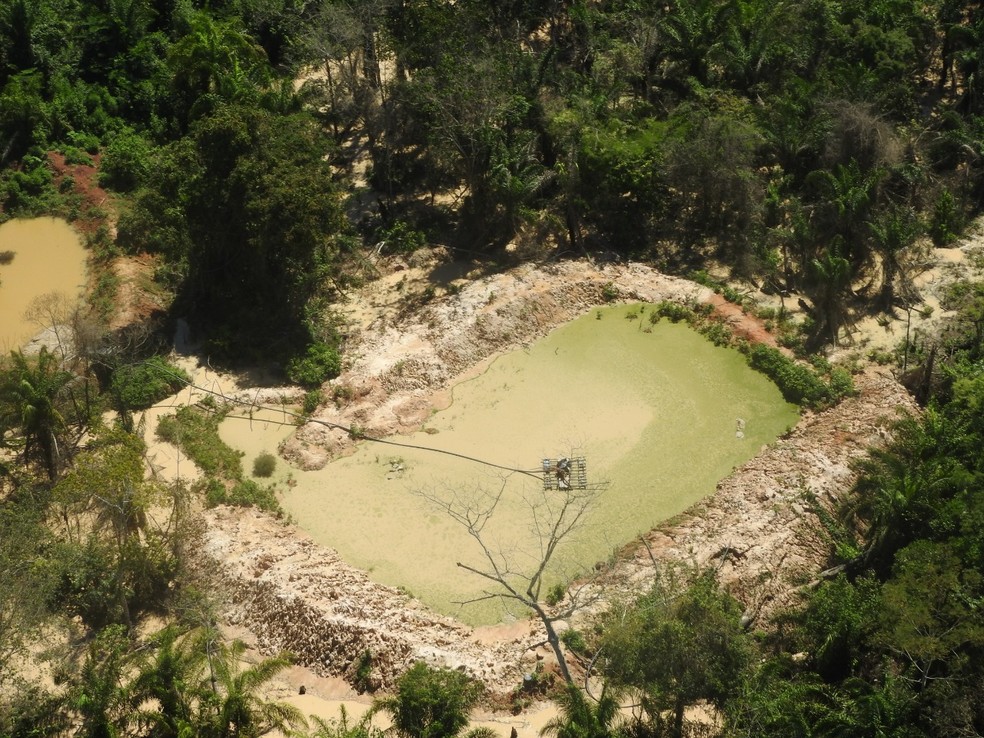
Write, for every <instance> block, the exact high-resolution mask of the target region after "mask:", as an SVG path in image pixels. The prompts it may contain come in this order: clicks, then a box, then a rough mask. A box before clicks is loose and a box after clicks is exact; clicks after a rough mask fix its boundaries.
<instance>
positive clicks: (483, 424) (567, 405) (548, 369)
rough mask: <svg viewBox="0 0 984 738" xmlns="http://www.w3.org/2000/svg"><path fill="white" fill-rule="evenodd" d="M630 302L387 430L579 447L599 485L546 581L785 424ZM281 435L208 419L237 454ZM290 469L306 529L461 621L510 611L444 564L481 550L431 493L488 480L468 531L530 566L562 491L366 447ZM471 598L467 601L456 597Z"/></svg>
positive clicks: (724, 367) (441, 497)
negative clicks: (420, 417)
mask: <svg viewBox="0 0 984 738" xmlns="http://www.w3.org/2000/svg"><path fill="white" fill-rule="evenodd" d="M641 309H642V311H643V312H642V314H641V316H638V317H637V318H636V319H633V320H629V319H626V315H628V314H632V313H637V314H638V311H639V310H640V307H639V306H616V307H610V308H603V309H600V310H592V311H591V312H590V313H589V314H588V315H586V316H584V317H582V318H580V319H578V320H575V321H573V322H571V323H569V324H567V325H564V326H562V327H560V328H558V329H557V330H555V331H554V332H553V333H551V334H550V335H549V336H547V337H546V338H544V339H543V340H541V341H540V342H539V343H537V344H536V345H534V346H533V347H532V348H531V349H529V350H520V351H515V352H513V353H511V354H508V355H506V356H503V357H500V358H499V359H497V360H496V361H494V362H493V363H492V364H491V366H490V367H489V368H488V370H487V371H486V372H485V373H484V374H482V375H481V376H479V377H477V378H475V379H473V380H470V381H467V382H464V383H462V384H460V385H458V386H457V387H455V389H454V394H453V397H454V399H453V402H452V404H451V406H450V407H449V408H447V409H446V410H443V411H440V412H438V413H436V414H434V415H433V416H432V418H431V419H430V421H429V422H428V423H427V426H426V430H425V431H421V432H418V433H415V434H413V435H410V436H406V437H396V438H394V439H392V440H396V441H400V442H404V443H409V444H415V445H422V446H428V447H434V448H439V449H444V450H447V451H452V452H455V453H458V454H463V455H467V456H472V457H476V458H479V459H482V460H487V461H491V462H494V463H496V464H500V465H503V466H507V467H512V468H515V469H521V470H536V469H537V468H538V467H539V466H540V462H541V459H543V458H554V459H556V458H558V457H563V456H572V455H583V456H584V457H585V458H586V460H587V470H588V481H589V484H591V485H599V486H601V487H603V489H601V491H599V493H598V497H597V501H596V504H595V506H594V507H593V509H592V510H591V511H590V513H589V514H588V515H587V516H586V517H585V519H584V524H583V525H582V526H580V527H579V529H578V530H577V531H576V533H575V535H572V536H570V537H569V539H567V540H566V541H565V542H564V545H562V546H561V547H560V548H559V550H558V552H557V557H556V564H555V566H554V567H553V568H552V575H551V577H552V580H553V581H557V580H558V579H562V578H564V577H568V576H573V575H575V574H576V573H578V572H580V571H584V570H586V569H589V568H591V567H592V566H593V565H594V564H595V562H597V561H600V560H605V559H607V558H608V557H609V556H610V555H611V554H612V552H613V551H614V549H616V548H618V547H619V546H621V545H623V544H625V543H626V542H628V541H630V540H631V539H632V538H634V537H635V536H637V535H638V534H640V533H642V532H644V531H646V530H649V529H650V528H652V527H653V526H654V525H655V524H656V523H658V522H659V521H661V520H665V519H666V518H669V517H672V516H673V515H676V514H677V513H680V512H682V511H683V510H685V509H686V508H687V507H689V506H690V505H692V504H693V503H694V502H696V501H698V500H699V499H700V498H702V497H704V496H705V495H707V494H709V493H710V492H712V491H713V490H714V487H715V484H716V483H717V481H718V480H720V479H721V478H723V477H725V476H726V475H727V474H728V473H729V472H730V471H731V470H732V469H733V468H734V467H735V466H737V465H740V464H741V463H743V462H744V461H746V460H748V459H749V458H751V457H752V456H754V455H755V454H756V453H757V452H758V451H759V450H760V449H761V447H762V446H763V445H764V444H767V443H769V442H771V441H772V440H774V439H775V438H776V437H777V436H778V435H779V434H781V433H782V432H784V431H785V430H786V429H787V428H789V427H791V426H792V425H794V424H795V423H796V420H797V411H796V408H795V407H794V406H792V405H789V404H787V403H786V402H784V401H783V399H782V397H781V395H780V393H779V391H778V389H776V387H775V386H774V385H773V384H772V383H770V382H769V381H768V380H767V379H766V378H765V377H763V376H762V375H761V374H758V373H757V372H754V371H752V370H751V369H749V368H748V367H747V365H746V364H745V361H744V359H743V358H742V357H741V355H739V354H738V352H737V351H734V350H731V349H722V348H719V347H716V346H714V345H712V344H711V343H710V342H708V341H707V340H706V339H704V338H703V337H702V336H700V335H699V334H697V333H696V332H694V331H693V330H691V329H690V328H688V327H686V326H685V325H674V324H671V323H669V322H668V321H666V320H664V321H662V322H660V323H658V324H657V325H655V326H651V325H650V323H649V320H648V312H647V311H648V310H649V309H650V308H647V307H646V306H643V307H642V308H641ZM739 418H741V419H742V420H743V421H744V424H743V425H744V431H743V434H738V433H737V432H736V431H737V430H738V423H737V420H738V419H739ZM284 433H285V431H284V430H283V429H281V428H279V427H278V426H276V425H268V426H263V424H262V423H257V422H253V423H252V424H248V423H246V422H244V421H242V420H229V421H226V422H225V423H224V425H223V427H222V434H223V437H224V438H225V439H226V441H227V442H229V443H231V444H232V445H234V446H236V447H238V448H240V449H242V450H244V451H245V452H246V459H245V462H246V464H247V466H249V465H250V464H251V460H252V458H254V457H255V455H256V454H258V453H260V452H261V451H263V450H270V449H273V448H275V447H276V444H277V442H278V440H279V439H280V438H282V437H283V435H284ZM284 466H285V465H284V464H283V462H281V464H280V469H279V471H278V474H279V475H281V477H282V476H283V475H285V474H286V473H287V472H288V471H289V470H288V469H286V468H284ZM292 474H293V476H294V478H295V479H296V481H297V484H296V486H295V487H293V488H292V489H290V490H288V491H287V493H286V495H285V498H284V506H285V507H286V509H287V510H288V511H289V512H290V514H291V515H292V516H293V518H294V519H295V520H296V522H297V523H299V524H300V526H301V527H302V528H304V529H305V530H307V531H308V532H309V533H310V534H311V535H312V536H313V537H314V538H315V539H317V540H318V541H319V542H321V543H323V544H325V545H328V546H332V547H334V548H336V549H337V550H339V551H340V552H341V554H342V555H343V556H344V557H345V559H346V560H347V561H349V562H350V563H352V564H354V565H356V566H359V567H361V568H363V569H366V570H367V571H369V572H370V573H371V575H372V576H373V578H375V579H376V580H377V581H380V582H383V583H386V584H390V585H393V586H400V587H405V588H406V589H408V590H409V591H410V592H412V593H413V594H414V595H416V596H417V597H419V598H421V599H422V600H424V601H425V602H427V603H428V604H429V605H431V606H432V607H434V608H436V609H438V610H440V611H442V612H446V613H449V614H453V615H456V616H457V617H460V618H462V619H463V620H465V621H468V622H471V623H475V624H479V623H488V622H496V621H498V620H500V619H502V618H503V617H506V618H508V617H509V616H510V615H509V613H508V608H505V609H504V607H503V604H502V603H501V602H500V601H499V600H497V599H496V600H483V599H482V597H483V593H484V591H485V590H486V589H490V590H492V591H494V590H495V587H494V586H492V587H489V586H488V582H485V581H483V580H482V578H481V577H480V576H477V575H476V574H474V573H471V572H469V571H467V570H465V569H462V568H460V567H458V566H457V563H458V562H462V563H464V564H467V565H469V566H472V567H475V568H478V569H482V570H487V569H488V562H487V560H486V558H485V555H484V554H483V551H482V548H481V546H480V545H479V544H478V542H477V541H476V540H474V539H473V538H472V537H470V536H469V535H468V533H467V531H466V530H465V528H464V527H463V526H462V525H460V524H459V523H458V522H456V521H454V520H453V519H451V517H450V516H449V515H448V514H447V512H446V511H444V510H442V509H441V507H440V503H441V502H442V501H443V502H445V503H449V502H450V503H453V504H454V505H457V506H464V508H468V509H471V510H472V512H474V511H476V510H477V509H478V508H479V507H481V506H482V505H484V504H486V503H487V502H488V500H489V496H490V495H499V493H500V492H501V496H500V497H499V503H498V506H497V508H496V510H495V513H494V515H492V517H491V518H490V519H489V521H488V522H487V523H485V527H484V528H483V530H482V534H481V537H482V540H483V541H484V543H485V545H486V547H487V548H488V550H489V552H490V553H491V554H492V555H494V556H496V557H497V560H498V561H499V563H500V565H504V566H508V567H510V568H512V569H514V570H516V571H521V572H530V571H532V570H533V569H532V567H535V565H536V563H537V562H538V561H539V558H540V550H541V542H542V538H543V535H542V533H543V530H544V527H543V526H544V522H545V520H546V519H547V518H548V517H549V513H547V511H546V510H545V509H543V508H541V507H538V505H540V504H541V503H545V504H547V505H556V503H557V502H558V501H559V500H560V499H561V498H560V493H558V492H552V493H549V494H547V495H546V499H545V500H544V499H543V493H542V483H541V482H540V481H539V479H537V478H535V477H530V476H528V475H525V474H522V473H517V472H513V473H509V472H506V471H503V470H501V469H496V468H493V467H489V466H484V465H482V464H478V463H475V462H470V461H467V460H463V459H460V458H456V457H451V456H447V455H444V454H438V453H433V452H426V451H420V450H415V449H406V448H398V447H393V446H386V445H382V444H375V443H363V444H360V447H359V449H358V450H357V452H356V453H355V454H354V455H352V456H349V457H346V458H343V459H339V460H337V461H334V462H332V463H331V464H328V465H327V466H326V467H325V468H324V469H322V470H320V471H317V472H300V471H296V470H295V471H292ZM435 500H437V502H436V503H435ZM457 509H462V508H461V507H459V508H457ZM534 510H536V512H535V513H534ZM537 515H539V516H540V517H539V518H538V517H537ZM537 526H539V528H538V527H537ZM469 600H479V601H478V602H475V603H472V604H468V605H458V604H456V603H459V602H462V601H469Z"/></svg>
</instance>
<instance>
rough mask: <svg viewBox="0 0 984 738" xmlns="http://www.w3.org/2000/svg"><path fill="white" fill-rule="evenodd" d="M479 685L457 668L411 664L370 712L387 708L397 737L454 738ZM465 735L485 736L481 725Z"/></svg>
mask: <svg viewBox="0 0 984 738" xmlns="http://www.w3.org/2000/svg"><path fill="white" fill-rule="evenodd" d="M480 693H481V687H480V686H479V685H478V684H476V683H475V682H473V681H472V680H471V679H469V678H468V677H467V676H465V675H464V674H462V673H461V672H458V671H452V670H450V669H435V668H433V667H430V666H428V665H427V664H425V663H423V662H418V663H416V664H414V665H413V667H411V669H410V670H409V671H407V672H406V673H405V674H404V675H403V676H401V677H400V680H399V682H398V684H397V693H396V694H395V695H393V696H392V697H382V698H379V699H377V700H375V701H374V702H373V705H372V711H371V714H375V713H377V712H380V711H382V712H387V713H389V714H390V716H391V717H392V719H393V729H394V730H395V731H396V733H397V735H399V736H400V738H455V736H458V735H461V731H462V730H464V728H465V726H466V725H467V724H468V711H469V710H470V709H471V707H472V705H474V704H475V702H476V701H477V700H478V697H479V695H480ZM466 736H467V738H487V733H486V732H485V731H483V730H482V729H477V730H476V731H470V732H469V733H467V734H466Z"/></svg>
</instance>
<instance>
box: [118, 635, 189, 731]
mask: <svg viewBox="0 0 984 738" xmlns="http://www.w3.org/2000/svg"><path fill="white" fill-rule="evenodd" d="M195 646H196V641H195V639H194V637H192V636H186V635H183V634H182V633H181V631H180V630H179V629H178V628H177V627H176V626H173V625H172V626H168V627H167V628H165V629H164V630H162V631H160V632H159V633H157V634H156V635H154V637H153V638H152V639H151V641H150V643H148V645H147V648H145V649H144V650H142V651H140V652H139V653H138V655H137V661H136V668H137V674H136V676H135V677H134V679H133V682H132V683H131V684H130V691H131V695H130V699H131V704H132V705H133V706H134V707H136V708H139V712H138V721H139V722H140V723H142V724H144V725H146V726H147V727H148V729H149V735H150V736H151V738H181V737H182V736H187V735H190V734H191V731H192V730H193V729H194V726H195V720H196V710H197V704H198V702H199V700H200V699H201V690H202V689H203V688H204V687H205V685H204V676H203V675H204V671H205V652H204V651H203V650H202V649H200V648H196V647H195ZM148 703H149V704H151V705H153V707H151V708H147V707H146V705H147V704H148ZM142 706H143V707H142Z"/></svg>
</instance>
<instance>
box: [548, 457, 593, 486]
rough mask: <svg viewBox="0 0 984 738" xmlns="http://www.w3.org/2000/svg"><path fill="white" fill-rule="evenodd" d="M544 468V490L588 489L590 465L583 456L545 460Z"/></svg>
mask: <svg viewBox="0 0 984 738" xmlns="http://www.w3.org/2000/svg"><path fill="white" fill-rule="evenodd" d="M542 468H543V489H544V490H554V489H556V490H568V489H587V488H588V464H587V462H586V461H585V459H584V457H583V456H573V457H570V458H567V457H564V458H562V459H544V460H543V462H542Z"/></svg>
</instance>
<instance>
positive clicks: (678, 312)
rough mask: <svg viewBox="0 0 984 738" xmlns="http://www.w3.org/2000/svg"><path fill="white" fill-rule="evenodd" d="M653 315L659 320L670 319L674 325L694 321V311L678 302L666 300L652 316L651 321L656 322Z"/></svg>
mask: <svg viewBox="0 0 984 738" xmlns="http://www.w3.org/2000/svg"><path fill="white" fill-rule="evenodd" d="M653 315H657V316H659V318H669V319H670V322H672V323H679V322H681V321H689V320H693V318H694V311H693V310H691V309H690V308H688V307H686V306H685V305H681V304H680V303H678V302H670V301H669V300H664V301H663V302H661V303H658V304H657V305H656V309H655V310H654V312H653V313H651V314H650V321H651V322H656V321H655V320H653V318H652V316H653ZM657 320H658V318H657Z"/></svg>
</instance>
